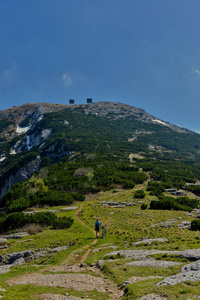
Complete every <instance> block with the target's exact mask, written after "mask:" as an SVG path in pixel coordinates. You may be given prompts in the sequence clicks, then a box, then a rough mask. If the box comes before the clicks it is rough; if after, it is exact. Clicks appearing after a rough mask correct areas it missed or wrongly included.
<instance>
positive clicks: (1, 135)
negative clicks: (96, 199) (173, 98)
mask: <svg viewBox="0 0 200 300" xmlns="http://www.w3.org/2000/svg"><path fill="white" fill-rule="evenodd" d="M199 149H200V135H199V134H197V133H195V132H192V131H189V130H187V129H184V128H181V127H179V126H176V125H172V124H170V123H168V122H164V121H162V120H159V119H158V118H156V117H154V116H152V115H150V114H148V113H147V112H145V111H144V110H143V109H140V108H136V107H132V106H129V105H126V104H121V103H110V102H98V103H91V104H84V105H72V106H70V105H60V104H49V103H37V104H25V105H21V106H17V107H12V108H10V109H7V110H4V111H1V112H0V167H1V168H0V188H1V193H0V195H1V196H2V195H3V194H4V193H5V192H6V191H7V190H9V189H10V188H11V187H12V185H13V184H15V183H16V182H19V181H22V180H25V179H28V178H29V177H30V175H31V174H32V173H33V172H36V171H37V170H39V169H40V168H41V167H42V166H45V165H46V164H52V163H54V162H56V161H58V160H60V159H62V160H67V159H69V158H71V157H76V156H80V155H83V154H85V153H88V154H89V153H101V154H105V153H108V154H112V155H117V156H120V157H121V156H124V157H128V156H129V155H130V154H137V155H142V157H148V158H150V159H154V160H155V159H157V160H174V159H175V160H193V161H194V160H195V161H199V159H200V152H199Z"/></svg>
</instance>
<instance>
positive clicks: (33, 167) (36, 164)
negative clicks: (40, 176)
mask: <svg viewBox="0 0 200 300" xmlns="http://www.w3.org/2000/svg"><path fill="white" fill-rule="evenodd" d="M39 169H40V158H37V159H35V160H32V161H30V162H29V163H28V164H27V165H26V166H24V167H22V168H20V169H19V170H18V171H17V173H15V174H10V175H9V177H8V178H7V179H6V181H5V182H4V185H3V187H2V188H1V191H0V198H2V196H3V195H4V194H5V193H6V192H8V191H9V190H10V189H11V187H12V186H13V185H14V184H16V183H18V182H21V181H24V180H27V179H29V178H30V177H31V175H32V174H33V173H35V172H37V171H38V170H39Z"/></svg>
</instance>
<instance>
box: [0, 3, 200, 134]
mask: <svg viewBox="0 0 200 300" xmlns="http://www.w3.org/2000/svg"><path fill="white" fill-rule="evenodd" d="M199 16H200V1H199V0H190V1H188V0H123V1H122V0H34V1H33V0H17V1H16V0H0V36H1V47H0V110H3V109H6V108H9V107H12V106H14V105H21V104H24V103H32V102H51V103H66V104H68V100H69V99H70V98H72V99H75V101H76V104H80V103H85V102H86V98H90V97H91V98H93V101H94V102H98V101H114V102H123V103H126V104H130V105H133V106H136V107H140V108H143V109H145V110H146V111H147V112H148V113H150V114H152V115H154V116H156V117H158V118H160V119H162V120H164V121H168V122H170V123H173V124H177V125H180V126H182V127H186V128H188V129H191V130H195V131H199V132H200V116H199V112H200V34H199V29H200V17H199Z"/></svg>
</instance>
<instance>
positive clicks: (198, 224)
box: [191, 220, 200, 231]
mask: <svg viewBox="0 0 200 300" xmlns="http://www.w3.org/2000/svg"><path fill="white" fill-rule="evenodd" d="M191 229H192V230H195V231H196V230H200V220H193V221H192V222H191Z"/></svg>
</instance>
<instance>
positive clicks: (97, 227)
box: [95, 222, 100, 230]
mask: <svg viewBox="0 0 200 300" xmlns="http://www.w3.org/2000/svg"><path fill="white" fill-rule="evenodd" d="M99 225H100V223H99V222H96V223H95V230H99Z"/></svg>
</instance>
